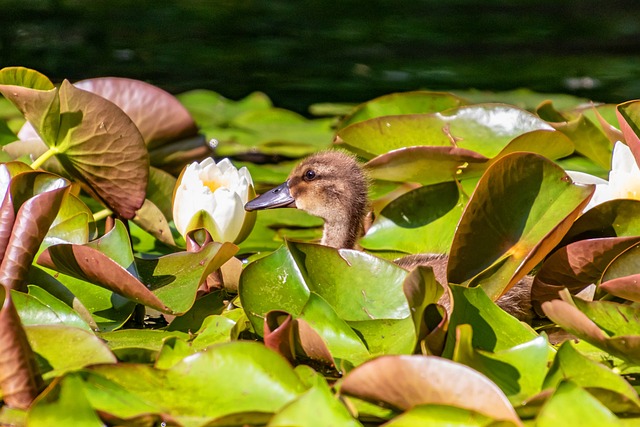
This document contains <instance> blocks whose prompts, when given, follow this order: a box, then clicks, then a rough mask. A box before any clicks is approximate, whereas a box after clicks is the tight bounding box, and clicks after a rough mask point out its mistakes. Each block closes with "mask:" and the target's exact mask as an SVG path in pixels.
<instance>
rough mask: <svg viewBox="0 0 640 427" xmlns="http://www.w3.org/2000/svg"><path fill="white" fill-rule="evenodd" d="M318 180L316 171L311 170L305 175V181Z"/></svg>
mask: <svg viewBox="0 0 640 427" xmlns="http://www.w3.org/2000/svg"><path fill="white" fill-rule="evenodd" d="M315 178H316V173H315V172H314V171H312V170H311V169H309V170H308V171H306V172H305V173H304V180H305V181H313V180H314V179H315Z"/></svg>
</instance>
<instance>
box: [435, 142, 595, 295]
mask: <svg viewBox="0 0 640 427" xmlns="http://www.w3.org/2000/svg"><path fill="white" fill-rule="evenodd" d="M593 191H594V186H578V185H575V184H573V183H572V182H571V179H570V178H569V177H568V176H567V175H566V173H565V172H564V171H563V170H562V169H560V168H559V167H558V166H556V165H555V164H554V163H552V162H551V161H550V160H547V159H545V158H544V157H542V156H539V155H537V154H529V153H513V154H509V155H507V156H505V157H503V158H502V159H500V160H499V161H498V162H496V163H494V164H493V165H492V166H491V167H490V168H489V169H487V171H486V172H485V174H484V175H483V176H482V178H481V179H480V181H479V182H478V185H477V187H476V189H475V191H474V193H473V195H472V196H471V199H470V200H469V203H467V206H466V208H465V211H464V213H463V215H462V217H461V218H460V222H459V223H458V227H457V229H456V234H455V236H454V238H453V242H452V244H451V253H452V254H455V255H454V256H452V257H450V258H449V263H448V265H447V269H448V278H449V281H450V282H452V283H458V284H465V285H468V286H482V287H483V288H484V290H485V291H486V292H487V294H488V295H489V296H490V297H491V298H492V299H494V300H495V299H497V298H498V297H499V296H500V295H502V294H503V293H504V292H505V291H506V290H508V289H509V288H510V287H511V286H513V285H514V284H515V283H516V282H517V281H518V280H520V279H521V278H522V277H524V276H525V275H526V274H527V273H528V272H529V271H530V270H531V269H532V268H533V267H534V266H535V265H536V264H537V263H539V262H540V261H541V260H542V259H543V258H544V256H545V255H546V254H547V253H549V252H550V251H551V250H552V249H553V248H554V247H555V246H556V245H557V244H558V243H559V242H560V240H561V239H562V236H563V235H564V234H565V233H566V231H567V230H568V229H569V228H570V227H571V224H572V223H573V221H574V220H575V218H577V217H578V215H579V214H580V212H581V211H582V209H583V208H584V206H585V205H586V204H587V202H588V199H589V197H590V196H591V194H592V193H593Z"/></svg>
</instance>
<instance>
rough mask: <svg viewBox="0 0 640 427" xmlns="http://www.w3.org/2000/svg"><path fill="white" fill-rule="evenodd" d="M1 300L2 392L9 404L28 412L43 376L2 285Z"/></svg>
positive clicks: (0, 383) (0, 382) (0, 356)
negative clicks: (27, 409)
mask: <svg viewBox="0 0 640 427" xmlns="http://www.w3.org/2000/svg"><path fill="white" fill-rule="evenodd" d="M0 300H1V301H2V305H1V306H0V347H1V348H2V352H1V354H0V391H1V392H2V396H3V399H4V401H5V403H6V404H7V405H9V406H13V407H16V408H22V409H26V408H28V407H29V405H31V402H32V401H33V400H34V399H35V398H36V396H37V395H38V393H39V392H40V388H41V387H42V377H41V376H40V372H39V370H38V366H37V364H36V359H35V354H34V352H33V350H32V349H31V346H30V345H29V341H28V340H27V335H26V333H25V331H24V329H23V328H22V325H21V323H20V317H18V312H17V311H16V308H15V306H14V305H13V302H12V300H11V294H10V293H9V292H8V291H7V289H6V288H5V287H4V286H2V285H0Z"/></svg>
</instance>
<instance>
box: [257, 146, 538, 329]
mask: <svg viewBox="0 0 640 427" xmlns="http://www.w3.org/2000/svg"><path fill="white" fill-rule="evenodd" d="M368 185H369V182H368V179H367V177H366V174H365V173H364V171H363V170H362V168H361V166H360V165H359V163H358V162H357V161H356V159H355V158H354V157H353V156H351V155H349V154H346V153H344V152H342V151H325V152H321V153H317V154H314V155H312V156H310V157H307V158H306V159H304V160H303V161H302V162H301V163H299V164H298V166H296V167H295V168H294V169H293V171H291V173H290V174H289V178H288V179H287V181H286V182H284V183H283V184H281V185H280V186H278V187H276V188H274V189H272V190H270V191H268V192H266V193H264V194H262V195H261V196H259V197H257V198H255V199H253V200H251V201H249V202H248V203H247V204H246V205H245V209H246V210H247V211H253V210H259V209H273V208H280V207H296V208H298V209H302V210H304V211H305V212H308V213H310V214H311V215H314V216H318V217H320V218H322V219H323V220H324V229H323V234H322V240H321V244H323V245H325V246H331V247H334V248H338V249H340V248H346V249H353V248H355V247H356V244H357V241H358V239H359V238H360V237H361V236H362V235H363V234H364V224H365V221H366V218H367V214H368V213H369V206H368V201H367V190H368ZM448 259H449V258H448V256H446V255H440V254H417V255H409V256H406V257H403V258H400V259H398V260H396V261H395V262H396V264H398V265H399V266H400V267H403V268H405V269H407V270H411V269H413V268H415V267H416V266H418V265H426V266H430V267H432V268H433V271H434V275H435V277H436V280H438V282H440V283H442V284H444V285H447V284H448V283H449V282H448V280H447V262H448ZM531 282H532V278H530V277H529V276H527V278H525V279H523V280H521V281H520V282H518V284H516V285H515V286H514V287H513V288H512V289H511V290H510V291H509V292H507V293H506V294H505V295H503V296H502V297H501V298H500V299H498V301H496V303H497V304H498V305H499V306H500V307H502V308H503V309H504V310H505V311H507V312H508V313H510V314H512V315H514V316H515V317H517V318H519V319H523V320H524V319H529V318H531V314H532V310H531V302H530V299H531V297H530V293H531ZM441 303H442V304H443V305H444V306H445V307H446V308H447V310H449V308H450V307H449V306H450V303H449V301H448V295H447V293H445V296H444V297H443V300H442V301H441Z"/></svg>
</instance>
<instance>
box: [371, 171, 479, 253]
mask: <svg viewBox="0 0 640 427" xmlns="http://www.w3.org/2000/svg"><path fill="white" fill-rule="evenodd" d="M465 202H466V196H465V195H464V194H462V193H461V192H460V191H459V187H458V186H457V185H456V183H455V182H452V181H450V182H443V183H440V184H434V185H428V186H424V187H420V188H417V189H415V190H413V191H409V192H408V193H405V194H403V195H402V196H400V197H398V198H396V199H395V200H393V201H392V202H390V203H389V204H387V205H386V206H385V208H384V209H383V210H382V212H381V213H380V215H379V216H378V217H377V218H376V220H375V221H374V223H373V224H372V226H371V228H370V229H369V231H368V232H367V234H366V235H365V236H364V237H363V238H362V239H361V240H360V244H361V245H362V247H364V248H365V249H369V250H378V251H379V250H396V251H402V252H406V253H425V252H428V253H447V252H449V248H450V246H451V242H452V240H453V235H454V232H455V228H456V225H457V224H458V220H459V219H460V215H461V214H462V210H463V208H464V205H465Z"/></svg>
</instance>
